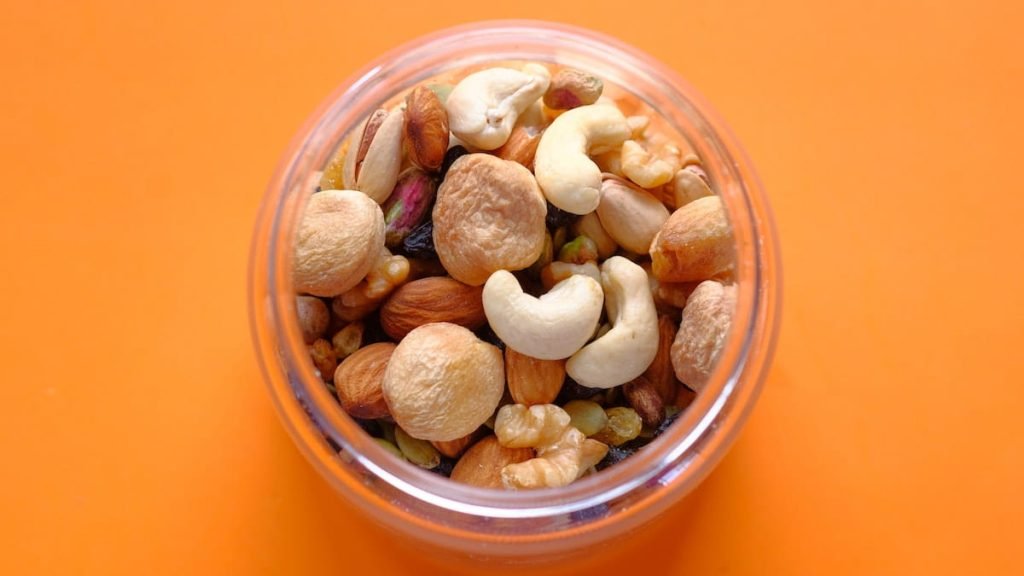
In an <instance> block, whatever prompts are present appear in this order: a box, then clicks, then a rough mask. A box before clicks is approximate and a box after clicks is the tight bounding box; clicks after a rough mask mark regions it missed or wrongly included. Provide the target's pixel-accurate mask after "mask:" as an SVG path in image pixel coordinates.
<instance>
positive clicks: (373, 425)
mask: <svg viewBox="0 0 1024 576" xmlns="http://www.w3.org/2000/svg"><path fill="white" fill-rule="evenodd" d="M352 421H353V422H355V423H356V424H358V425H359V427H360V428H362V429H363V430H364V431H365V432H366V433H367V434H369V435H370V436H375V437H378V438H379V437H381V436H383V435H384V431H383V430H381V427H380V424H379V423H378V422H377V421H376V420H363V419H362V418H352Z"/></svg>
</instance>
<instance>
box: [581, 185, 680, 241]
mask: <svg viewBox="0 0 1024 576" xmlns="http://www.w3.org/2000/svg"><path fill="white" fill-rule="evenodd" d="M597 216H598V218H600V221H601V224H600V225H601V226H602V227H603V228H604V230H605V231H607V232H608V235H609V236H611V237H612V238H613V239H614V240H615V241H616V242H618V243H619V244H620V245H622V246H623V247H624V248H626V249H627V250H630V251H633V252H636V253H637V254H646V253H647V251H648V250H650V248H651V241H652V240H654V236H655V235H657V234H658V231H659V230H661V225H662V224H664V223H665V221H666V220H668V217H669V213H668V209H667V208H665V205H664V204H662V203H661V202H660V201H659V200H658V199H657V198H655V197H654V196H653V195H652V194H651V193H650V192H647V191H646V190H638V189H636V188H633V187H631V186H629V185H627V184H625V183H623V182H621V181H619V180H617V179H614V178H609V179H607V180H605V181H604V182H602V183H601V203H600V204H598V205H597Z"/></svg>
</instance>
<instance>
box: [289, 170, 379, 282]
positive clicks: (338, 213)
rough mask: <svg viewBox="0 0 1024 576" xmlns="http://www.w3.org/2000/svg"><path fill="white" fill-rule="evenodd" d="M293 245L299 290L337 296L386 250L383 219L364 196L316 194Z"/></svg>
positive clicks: (344, 192) (333, 192) (330, 192)
mask: <svg viewBox="0 0 1024 576" xmlns="http://www.w3.org/2000/svg"><path fill="white" fill-rule="evenodd" d="M295 244H296V245H295V262H294V266H293V269H292V276H293V280H294V284H295V290H296V291H298V292H305V293H308V294H313V295H314V296H337V295H338V294H341V293H342V292H344V291H346V290H348V289H349V288H351V287H353V286H355V285H356V284H358V283H359V281H360V280H362V279H363V277H364V276H366V273H367V272H368V271H369V270H370V267H371V266H373V263H374V262H375V261H376V259H377V255H378V254H379V253H380V250H381V248H382V247H383V246H384V214H383V213H382V212H381V210H380V206H378V205H377V204H376V203H375V202H374V201H373V200H370V199H369V198H368V197H367V196H366V195H365V194H362V193H361V192H356V191H353V190H325V191H323V192H318V193H316V194H314V195H313V196H311V197H310V199H309V204H307V205H306V212H305V214H304V215H303V217H302V222H301V223H300V224H299V230H298V235H297V236H296V241H295Z"/></svg>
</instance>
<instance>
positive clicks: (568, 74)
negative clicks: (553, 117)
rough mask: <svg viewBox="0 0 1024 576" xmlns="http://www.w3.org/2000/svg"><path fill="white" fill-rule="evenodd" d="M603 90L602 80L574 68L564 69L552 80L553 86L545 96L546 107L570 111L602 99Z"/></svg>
mask: <svg viewBox="0 0 1024 576" xmlns="http://www.w3.org/2000/svg"><path fill="white" fill-rule="evenodd" d="M603 89H604V83H603V82H601V79H600V78H598V77H596V76H593V75H591V74H587V73H586V72H582V71H580V70H576V69H574V68H563V69H562V70H560V71H559V72H558V73H557V74H555V76H554V77H553V78H552V79H551V86H550V87H548V91H547V92H546V93H545V94H544V105H545V106H547V107H548V108H553V109H555V110H569V109H571V108H576V107H578V106H584V105H586V104H593V103H594V102H597V99H598V98H600V97H601V92H602V90H603Z"/></svg>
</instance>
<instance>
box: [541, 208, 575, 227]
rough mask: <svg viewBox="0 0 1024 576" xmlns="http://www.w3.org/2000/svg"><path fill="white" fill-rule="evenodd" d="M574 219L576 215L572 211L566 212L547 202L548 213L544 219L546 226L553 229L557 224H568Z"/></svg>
mask: <svg viewBox="0 0 1024 576" xmlns="http://www.w3.org/2000/svg"><path fill="white" fill-rule="evenodd" d="M575 219H576V215H575V214H573V213H572V212H566V211H565V210H562V209H561V208H559V207H557V206H555V205H554V204H552V203H551V202H548V215H547V217H545V219H544V221H545V222H546V223H547V225H548V228H550V229H552V230H554V229H555V228H558V227H559V226H568V225H569V224H571V223H572V221H573V220H575Z"/></svg>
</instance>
